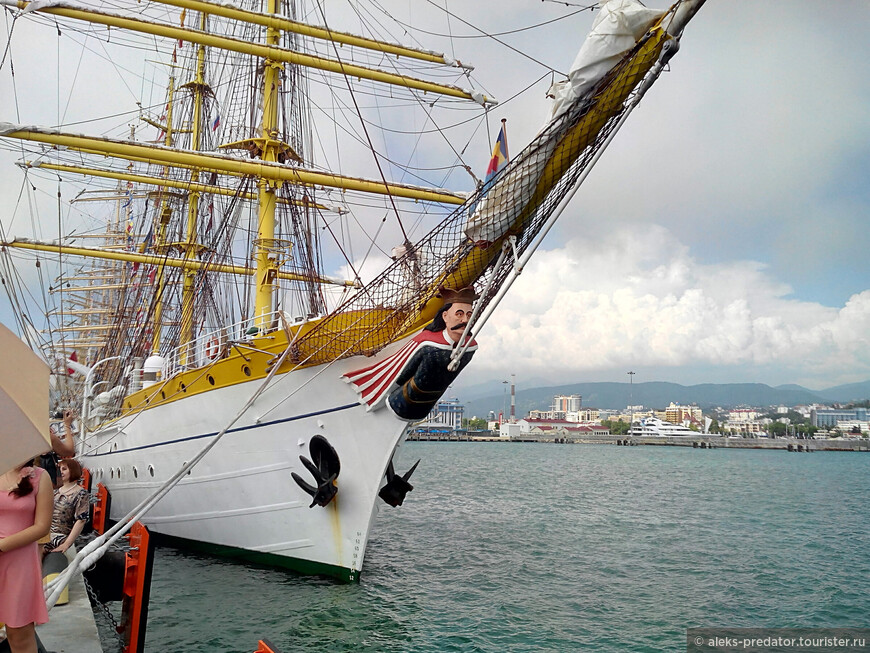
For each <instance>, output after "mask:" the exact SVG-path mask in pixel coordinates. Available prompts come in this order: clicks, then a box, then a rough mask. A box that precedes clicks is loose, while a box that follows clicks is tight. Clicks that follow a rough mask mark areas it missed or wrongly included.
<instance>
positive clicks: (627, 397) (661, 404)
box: [459, 381, 870, 417]
mask: <svg viewBox="0 0 870 653" xmlns="http://www.w3.org/2000/svg"><path fill="white" fill-rule="evenodd" d="M556 395H581V396H582V397H583V406H584V407H591V408H610V409H622V408H625V407H626V406H628V405H635V406H639V405H643V406H644V407H645V408H655V409H664V408H666V407H667V406H668V404H670V403H671V402H674V403H678V404H683V405H692V404H695V405H697V406H699V407H700V408H702V409H711V408H717V407H721V408H733V407H737V406H755V407H768V406H798V405H807V404H831V403H848V402H851V401H864V400H866V399H868V398H870V381H864V382H862V383H850V384H848V385H839V386H835V387H833V388H827V389H825V390H808V389H807V388H804V387H802V386H799V385H794V384H787V385H781V386H776V387H771V386H769V385H766V384H764V383H702V384H700V385H690V386H685V385H679V384H677V383H666V382H663V381H651V382H646V383H634V384H629V383H573V384H567V385H557V386H542V387H535V388H522V389H519V388H517V390H516V414H517V417H522V416H524V415H527V414H528V412H529V411H530V410H547V409H549V407H550V405H551V404H552V403H553V397H554V396H556ZM459 399H460V400H461V401H462V403H463V404H464V405H465V415H466V416H467V417H474V416H477V417H486V416H487V414H488V413H489V412H490V411H492V412H494V413H496V414H498V413H499V412H500V411H502V410H504V411H505V412H506V414H507V413H508V412H509V411H510V389H509V388H508V386H507V385H506V384H504V383H502V382H499V381H493V382H490V383H483V384H480V385H476V386H471V387H468V388H465V389H463V390H462V393H461V395H460V396H459Z"/></svg>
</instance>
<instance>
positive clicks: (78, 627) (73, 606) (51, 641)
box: [36, 574, 103, 653]
mask: <svg viewBox="0 0 870 653" xmlns="http://www.w3.org/2000/svg"><path fill="white" fill-rule="evenodd" d="M48 619H49V621H48V623H47V624H43V625H41V626H37V627H36V634H37V635H38V636H39V640H40V641H41V642H42V645H43V647H45V650H46V651H51V652H52V653H103V648H102V646H101V645H100V636H99V633H98V632H97V624H96V622H95V621H94V612H93V610H92V609H91V601H90V599H88V594H87V591H86V590H85V584H84V581H83V580H82V575H81V574H76V575H75V576H74V577H73V579H72V582H70V584H69V603H67V604H66V605H56V606H54V607H53V608H52V609H51V611H50V612H49V613H48Z"/></svg>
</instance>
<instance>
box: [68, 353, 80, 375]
mask: <svg viewBox="0 0 870 653" xmlns="http://www.w3.org/2000/svg"><path fill="white" fill-rule="evenodd" d="M69 360H71V361H76V362H78V360H79V357H78V356H77V355H76V353H75V352H73V353H71V354H70V355H69ZM66 373H67V374H68V375H69V376H72V375H73V374H75V373H76V371H75V370H74V369H73V368H71V367H68V368H66Z"/></svg>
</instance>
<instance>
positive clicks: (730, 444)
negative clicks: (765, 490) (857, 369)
mask: <svg viewBox="0 0 870 653" xmlns="http://www.w3.org/2000/svg"><path fill="white" fill-rule="evenodd" d="M408 440H409V441H423V442H504V443H515V442H539V443H542V444H610V445H624V446H654V447H693V448H696V449H777V450H783V451H793V452H796V453H803V452H807V451H866V452H870V440H867V439H863V438H862V439H855V440H804V439H799V438H728V437H724V436H714V435H705V434H702V433H699V434H698V435H697V436H679V437H630V436H628V435H585V436H582V437H571V436H567V437H558V438H537V437H532V436H520V437H513V438H500V437H497V436H480V435H470V434H468V433H464V432H452V433H413V434H411V435H409V436H408Z"/></svg>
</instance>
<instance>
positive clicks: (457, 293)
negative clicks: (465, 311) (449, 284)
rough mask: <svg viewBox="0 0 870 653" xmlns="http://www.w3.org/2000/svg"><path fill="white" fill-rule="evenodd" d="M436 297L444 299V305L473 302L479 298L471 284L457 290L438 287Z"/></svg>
mask: <svg viewBox="0 0 870 653" xmlns="http://www.w3.org/2000/svg"><path fill="white" fill-rule="evenodd" d="M438 297H440V298H441V299H443V300H444V305H445V306H446V305H447V304H473V303H474V301H475V300H477V299H480V295H478V294H477V293H476V292H474V287H473V286H466V287H465V288H460V289H459V290H453V289H452V288H443V287H442V288H440V289H439V290H438Z"/></svg>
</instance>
